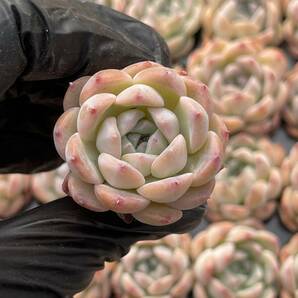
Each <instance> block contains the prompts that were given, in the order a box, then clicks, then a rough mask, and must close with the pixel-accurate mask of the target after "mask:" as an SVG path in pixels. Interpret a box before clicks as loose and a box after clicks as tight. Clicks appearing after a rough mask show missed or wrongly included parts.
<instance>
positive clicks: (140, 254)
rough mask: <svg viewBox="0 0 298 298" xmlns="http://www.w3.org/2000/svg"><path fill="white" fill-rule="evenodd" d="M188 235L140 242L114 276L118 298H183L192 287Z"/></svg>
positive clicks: (121, 263)
mask: <svg viewBox="0 0 298 298" xmlns="http://www.w3.org/2000/svg"><path fill="white" fill-rule="evenodd" d="M190 244H191V238H190V236H189V235H187V234H183V235H174V234H172V235H169V236H167V237H165V238H162V239H161V240H157V241H142V242H138V243H137V244H136V245H134V246H133V247H132V248H131V250H130V252H129V253H128V254H127V255H126V256H125V257H124V258H122V260H121V262H120V263H119V265H118V267H117V268H116V270H115V273H114V274H113V279H112V284H113V289H114V291H115V293H116V297H117V298H186V297H187V295H188V293H189V292H190V290H191V288H192V285H193V276H192V270H191V261H190V257H189V249H190Z"/></svg>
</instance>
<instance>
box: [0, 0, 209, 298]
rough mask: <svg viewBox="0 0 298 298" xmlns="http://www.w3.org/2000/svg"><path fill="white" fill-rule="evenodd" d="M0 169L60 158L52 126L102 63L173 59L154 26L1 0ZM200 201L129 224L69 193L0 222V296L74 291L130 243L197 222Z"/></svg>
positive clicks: (65, 4)
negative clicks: (68, 96)
mask: <svg viewBox="0 0 298 298" xmlns="http://www.w3.org/2000/svg"><path fill="white" fill-rule="evenodd" d="M0 21H1V39H0V73H1V74H2V76H1V80H0V143H1V154H0V171H1V172H2V173H10V172H23V173H28V172H37V171H40V170H46V169H51V168H53V167H55V166H58V165H59V164H60V163H61V162H62V161H61V160H60V158H59V157H58V155H57V153H56V151H55V148H54V145H53V139H52V130H53V127H54V124H55V122H56V120H57V118H58V117H59V116H60V115H61V114H62V112H63V111H62V99H63V95H64V93H65V91H66V88H67V86H68V83H69V82H70V81H72V80H74V79H76V78H78V77H80V76H83V75H88V74H93V73H95V72H97V71H98V70H100V69H104V68H122V67H125V66H127V65H128V64H131V63H134V62H138V61H142V60H154V61H157V62H160V63H162V64H164V65H168V64H169V59H168V50H167V47H166V46H165V44H164V42H163V41H162V39H161V38H160V37H159V35H158V34H157V33H155V32H154V31H153V30H152V29H150V28H149V27H147V26H145V25H144V24H141V23H139V22H137V21H135V20H133V19H131V18H129V17H126V16H123V15H121V14H119V13H117V12H115V11H112V10H109V9H107V8H104V7H101V6H97V5H95V4H92V3H82V2H79V1H78V0H77V1H76V0H67V1H64V0H1V2H0ZM203 213H204V208H197V209H196V210H192V211H187V212H185V214H184V215H185V216H184V217H183V219H181V220H180V221H179V222H177V223H176V224H172V225H169V226H165V227H151V226H148V225H145V224H141V223H139V222H137V221H133V222H132V223H131V224H125V223H124V222H123V221H122V220H121V219H120V218H119V217H118V216H117V215H116V214H114V213H112V212H106V213H94V212H91V211H88V210H86V209H84V208H82V207H80V206H78V205H76V204H75V203H74V202H73V201H72V199H71V198H65V199H62V200H59V201H56V202H53V203H51V204H47V205H44V206H42V207H39V208H36V209H34V210H31V211H29V212H26V213H23V214H22V215H20V216H18V217H16V218H14V219H11V220H7V221H3V222H1V223H0V297H5V298H10V297H11V298H15V297H22V298H27V297H29V298H35V297H36V298H48V297H51V298H52V297H71V296H72V295H73V294H74V293H76V292H78V291H80V290H82V289H83V288H84V287H86V286H87V284H88V282H89V281H90V280H91V278H92V274H93V273H94V271H95V270H98V269H99V268H101V267H102V265H103V262H104V261H105V260H109V261H112V260H118V259H119V258H120V257H122V256H123V255H124V254H125V253H126V252H127V251H128V249H129V246H130V245H132V244H133V243H134V242H136V241H138V240H143V239H155V238H158V237H162V236H165V235H166V234H168V233H173V232H179V233H180V232H185V231H187V230H189V229H192V228H193V227H195V226H196V225H197V224H198V223H199V222H200V219H201V217H202V215H203Z"/></svg>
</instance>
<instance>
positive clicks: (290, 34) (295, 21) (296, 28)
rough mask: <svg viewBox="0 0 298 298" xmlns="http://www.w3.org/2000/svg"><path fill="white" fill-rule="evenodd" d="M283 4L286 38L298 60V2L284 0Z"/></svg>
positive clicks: (295, 0)
mask: <svg viewBox="0 0 298 298" xmlns="http://www.w3.org/2000/svg"><path fill="white" fill-rule="evenodd" d="M283 3H284V11H285V21H284V27H283V31H284V32H283V33H284V38H285V40H286V42H287V43H288V47H289V50H290V52H291V54H292V55H293V56H294V57H295V58H298V1H297V0H283Z"/></svg>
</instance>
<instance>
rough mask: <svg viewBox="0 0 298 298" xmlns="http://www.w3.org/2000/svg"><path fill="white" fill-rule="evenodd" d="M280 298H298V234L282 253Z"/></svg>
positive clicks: (283, 248)
mask: <svg viewBox="0 0 298 298" xmlns="http://www.w3.org/2000/svg"><path fill="white" fill-rule="evenodd" d="M280 261H281V270H280V278H281V285H282V288H281V294H280V298H296V297H297V296H298V265H297V264H298V234H295V235H294V236H293V237H292V238H291V239H290V241H289V242H288V243H287V244H286V245H285V246H284V247H282V249H281V251H280Z"/></svg>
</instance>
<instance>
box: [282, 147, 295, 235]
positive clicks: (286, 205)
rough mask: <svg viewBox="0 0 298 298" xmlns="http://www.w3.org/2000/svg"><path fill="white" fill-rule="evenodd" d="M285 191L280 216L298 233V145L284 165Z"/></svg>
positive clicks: (288, 226)
mask: <svg viewBox="0 0 298 298" xmlns="http://www.w3.org/2000/svg"><path fill="white" fill-rule="evenodd" d="M282 175H283V182H284V186H285V187H286V188H285V189H284V192H283V195H282V199H281V204H280V208H279V214H280V217H281V220H282V222H283V223H284V225H285V226H286V227H287V228H288V229H290V230H291V231H293V232H297V231H298V143H296V144H295V145H294V146H293V147H292V149H291V151H290V153H289V155H288V156H287V157H286V158H285V160H284V161H283V163H282Z"/></svg>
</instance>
